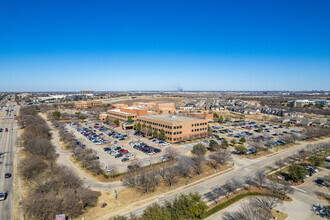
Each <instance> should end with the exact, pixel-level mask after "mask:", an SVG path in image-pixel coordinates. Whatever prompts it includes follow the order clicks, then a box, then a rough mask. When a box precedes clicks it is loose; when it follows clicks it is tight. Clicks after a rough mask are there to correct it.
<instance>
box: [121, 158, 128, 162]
mask: <svg viewBox="0 0 330 220" xmlns="http://www.w3.org/2000/svg"><path fill="white" fill-rule="evenodd" d="M128 160H129V159H128V158H123V159H121V162H125V161H128Z"/></svg>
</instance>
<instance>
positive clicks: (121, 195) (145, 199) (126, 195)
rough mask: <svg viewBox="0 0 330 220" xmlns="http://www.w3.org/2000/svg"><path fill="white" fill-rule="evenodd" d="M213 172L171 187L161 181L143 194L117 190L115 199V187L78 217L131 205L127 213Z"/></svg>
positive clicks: (211, 171)
mask: <svg viewBox="0 0 330 220" xmlns="http://www.w3.org/2000/svg"><path fill="white" fill-rule="evenodd" d="M229 168H230V167H222V168H220V169H218V170H217V173H219V172H221V171H225V170H227V169H229ZM212 174H214V169H205V170H204V172H203V174H201V175H199V176H198V175H195V176H193V177H191V178H188V179H186V178H178V182H177V183H176V184H175V185H174V186H173V187H169V186H168V185H167V184H166V183H165V182H163V181H161V183H160V186H159V187H158V188H157V189H156V191H155V192H152V193H149V194H143V193H141V192H139V191H137V190H136V189H131V188H126V189H121V190H117V193H118V200H116V199H115V193H114V190H115V189H113V190H111V191H110V192H101V196H100V197H99V200H98V204H97V205H96V206H95V207H90V208H88V209H87V210H86V211H85V212H84V214H83V215H81V216H79V218H77V219H81V218H82V217H85V219H95V218H97V217H101V216H103V215H106V214H107V213H111V212H114V211H117V210H120V209H123V208H125V207H129V208H128V210H126V209H125V213H126V212H128V211H129V210H133V209H134V208H137V207H139V206H141V205H143V204H151V203H152V202H154V201H156V199H157V198H159V197H158V196H157V195H161V194H163V193H166V192H169V193H171V194H172V193H173V194H174V193H177V188H179V187H184V186H185V185H186V184H189V183H193V182H196V181H198V180H201V179H202V178H207V177H208V176H210V175H212ZM219 175H221V174H219ZM203 181H206V180H203ZM196 184H197V183H196ZM187 187H189V186H187ZM171 191H173V192H171ZM103 203H107V206H106V207H105V208H101V204H103Z"/></svg>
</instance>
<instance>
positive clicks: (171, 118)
mask: <svg viewBox="0 0 330 220" xmlns="http://www.w3.org/2000/svg"><path fill="white" fill-rule="evenodd" d="M138 118H141V119H143V118H145V119H152V120H156V121H162V122H167V123H172V124H173V123H180V122H189V121H206V120H205V119H201V118H194V117H188V116H182V115H173V114H160V115H143V116H138Z"/></svg>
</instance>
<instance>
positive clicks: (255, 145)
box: [248, 137, 264, 152]
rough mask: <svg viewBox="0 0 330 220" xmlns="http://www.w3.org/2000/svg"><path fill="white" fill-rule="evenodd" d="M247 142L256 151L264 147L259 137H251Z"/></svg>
mask: <svg viewBox="0 0 330 220" xmlns="http://www.w3.org/2000/svg"><path fill="white" fill-rule="evenodd" d="M248 144H249V145H250V146H251V148H252V149H254V150H255V151H256V152H258V151H260V150H263V149H264V147H263V143H262V141H261V140H260V139H259V138H256V137H254V138H251V139H250V140H249V141H248Z"/></svg>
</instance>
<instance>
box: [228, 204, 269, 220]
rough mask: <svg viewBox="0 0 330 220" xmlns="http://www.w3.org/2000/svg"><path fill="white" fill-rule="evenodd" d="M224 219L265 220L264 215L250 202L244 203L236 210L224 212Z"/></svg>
mask: <svg viewBox="0 0 330 220" xmlns="http://www.w3.org/2000/svg"><path fill="white" fill-rule="evenodd" d="M223 219H224V220H238V219H239V220H265V219H267V218H265V215H263V213H261V212H260V211H259V210H258V209H256V208H254V207H253V206H251V205H250V204H246V203H244V204H243V205H241V207H240V209H239V210H238V211H233V212H226V213H225V214H224V217H223Z"/></svg>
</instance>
